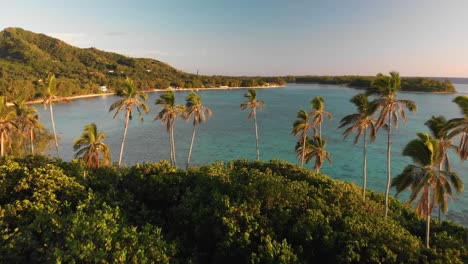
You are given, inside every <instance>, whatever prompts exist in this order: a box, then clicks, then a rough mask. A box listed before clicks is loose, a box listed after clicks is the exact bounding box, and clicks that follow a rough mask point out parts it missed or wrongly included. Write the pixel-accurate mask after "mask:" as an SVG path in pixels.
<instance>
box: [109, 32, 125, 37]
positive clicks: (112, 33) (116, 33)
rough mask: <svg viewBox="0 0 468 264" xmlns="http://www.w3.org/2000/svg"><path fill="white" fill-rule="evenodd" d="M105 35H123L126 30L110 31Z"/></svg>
mask: <svg viewBox="0 0 468 264" xmlns="http://www.w3.org/2000/svg"><path fill="white" fill-rule="evenodd" d="M105 35H106V36H125V35H127V33H126V32H121V31H110V32H107V33H105Z"/></svg>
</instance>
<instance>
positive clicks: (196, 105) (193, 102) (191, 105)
mask: <svg viewBox="0 0 468 264" xmlns="http://www.w3.org/2000/svg"><path fill="white" fill-rule="evenodd" d="M185 101H186V103H185V109H186V114H187V116H186V118H187V120H188V119H190V117H193V132H192V141H191V142H190V149H189V153H188V157H187V167H186V169H188V167H189V164H190V157H191V156H192V147H193V142H194V140H195V132H196V129H197V125H198V124H199V123H203V122H205V121H206V116H208V117H209V116H211V114H212V112H211V109H210V108H209V107H207V106H205V105H203V104H202V98H201V96H200V95H198V94H196V93H194V92H191V93H190V94H189V95H188V96H187V98H186V99H185Z"/></svg>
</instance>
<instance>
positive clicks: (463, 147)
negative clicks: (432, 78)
mask: <svg viewBox="0 0 468 264" xmlns="http://www.w3.org/2000/svg"><path fill="white" fill-rule="evenodd" d="M453 102H455V103H456V104H457V105H458V106H459V107H460V110H461V113H462V115H463V117H460V118H454V119H451V120H450V121H449V122H448V125H447V130H450V132H449V134H448V137H449V138H454V137H456V136H460V143H459V146H458V154H459V155H460V158H461V159H462V160H466V159H467V158H468V96H457V97H456V98H455V99H454V100H453Z"/></svg>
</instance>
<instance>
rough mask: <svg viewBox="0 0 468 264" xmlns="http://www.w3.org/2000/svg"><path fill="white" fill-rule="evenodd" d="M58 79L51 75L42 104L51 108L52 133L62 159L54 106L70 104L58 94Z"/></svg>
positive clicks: (58, 155)
mask: <svg viewBox="0 0 468 264" xmlns="http://www.w3.org/2000/svg"><path fill="white" fill-rule="evenodd" d="M57 85H58V84H57V79H55V75H54V74H51V75H49V76H48V78H47V87H45V90H44V92H43V97H42V104H43V105H44V108H46V107H47V106H49V112H50V121H51V123H52V132H54V140H55V150H56V151H57V157H58V158H60V154H59V149H58V139H57V132H56V130H55V120H54V108H53V104H54V103H56V102H68V100H67V99H66V98H63V97H60V96H58V94H57Z"/></svg>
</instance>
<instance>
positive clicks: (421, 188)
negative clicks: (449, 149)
mask: <svg viewBox="0 0 468 264" xmlns="http://www.w3.org/2000/svg"><path fill="white" fill-rule="evenodd" d="M438 144H439V143H438V141H437V140H436V139H434V138H432V137H430V136H429V135H428V134H427V133H419V134H418V138H417V139H414V140H412V141H410V142H409V143H408V144H407V145H406V147H405V148H404V150H403V155H404V156H408V157H410V158H411V159H412V160H413V162H414V163H415V164H411V165H408V166H406V167H405V168H404V169H403V172H402V173H401V174H400V175H398V176H397V177H395V179H394V180H393V183H392V186H395V187H396V189H397V195H398V194H399V193H400V192H402V191H403V190H405V189H407V188H411V195H410V197H409V200H408V203H410V204H411V203H413V202H414V201H416V200H418V202H417V204H416V213H417V214H418V215H419V216H421V217H425V218H426V241H425V242H426V247H429V238H430V225H431V212H432V209H433V208H434V205H435V204H439V205H440V207H441V209H442V211H443V212H446V211H447V208H448V206H447V197H450V198H453V197H454V193H453V189H454V190H455V191H456V192H457V194H460V193H461V192H462V191H463V182H462V180H461V178H460V177H459V176H458V174H456V173H454V172H449V171H444V170H440V169H439V168H438V167H439V164H440V162H441V160H442V159H443V156H442V155H441V153H440V147H439V146H438ZM418 198H419V199H418Z"/></svg>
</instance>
